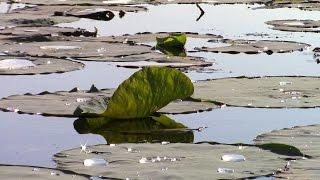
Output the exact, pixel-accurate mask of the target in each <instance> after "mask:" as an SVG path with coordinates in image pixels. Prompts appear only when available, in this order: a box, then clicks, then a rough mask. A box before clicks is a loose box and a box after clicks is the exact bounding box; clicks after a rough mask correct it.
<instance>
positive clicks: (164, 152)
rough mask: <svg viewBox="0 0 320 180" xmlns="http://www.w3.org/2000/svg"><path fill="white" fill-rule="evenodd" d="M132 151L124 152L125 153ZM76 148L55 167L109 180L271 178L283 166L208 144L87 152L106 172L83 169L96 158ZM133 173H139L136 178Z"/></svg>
mask: <svg viewBox="0 0 320 180" xmlns="http://www.w3.org/2000/svg"><path fill="white" fill-rule="evenodd" d="M129 148H130V149H132V150H134V151H131V152H128V149H129ZM79 149H80V148H76V149H70V150H66V151H63V152H60V153H58V154H56V155H55V156H54V158H53V159H54V160H55V161H56V162H57V167H58V168H61V169H64V170H71V171H75V172H82V173H85V174H89V175H96V174H99V175H102V176H109V177H113V178H121V179H124V178H130V179H135V178H139V179H149V178H154V179H167V178H168V177H171V178H173V177H174V178H175V179H186V178H190V179H206V178H208V177H214V178H216V179H241V178H243V179H245V178H247V177H256V176H264V175H272V174H273V173H275V172H277V169H278V168H283V167H284V166H285V164H286V162H285V161H284V160H283V159H281V158H279V155H277V154H274V153H271V152H269V151H265V150H261V149H259V148H257V147H246V148H244V149H241V150H240V149H239V148H238V146H231V145H209V144H181V143H175V144H173V143H172V144H167V145H161V144H119V145H116V146H109V145H96V146H90V147H88V149H90V150H92V152H96V153H99V155H98V156H99V158H106V159H107V160H108V161H109V162H112V163H109V165H108V168H104V167H96V168H85V167H84V166H83V160H84V159H88V158H92V157H96V156H97V155H96V154H93V153H87V154H83V153H82V154H80V153H79ZM225 154H239V155H242V156H244V157H245V161H242V162H224V161H222V160H221V157H222V156H223V155H225ZM280 157H281V156H280ZM220 168H229V169H233V170H234V172H232V173H223V172H221V171H218V169H220ZM137 172H139V173H138V174H137Z"/></svg>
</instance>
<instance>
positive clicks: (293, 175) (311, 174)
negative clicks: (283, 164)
mask: <svg viewBox="0 0 320 180" xmlns="http://www.w3.org/2000/svg"><path fill="white" fill-rule="evenodd" d="M319 132H320V126H319V125H310V126H297V127H293V128H286V129H281V130H274V131H271V132H269V133H265V134H261V135H259V136H258V137H257V138H256V139H255V143H256V144H258V145H259V144H262V143H285V144H288V145H292V146H295V147H297V148H299V149H300V150H301V152H302V153H303V154H305V155H308V156H307V158H302V159H301V158H300V159H298V160H296V161H290V162H289V163H288V166H287V169H286V171H285V172H283V173H281V174H279V176H280V177H282V178H287V179H317V178H318V177H319V174H320V170H319V168H317V167H318V164H319V162H320V156H319V151H320V141H319V136H320V133H319ZM309 156H311V157H309Z"/></svg>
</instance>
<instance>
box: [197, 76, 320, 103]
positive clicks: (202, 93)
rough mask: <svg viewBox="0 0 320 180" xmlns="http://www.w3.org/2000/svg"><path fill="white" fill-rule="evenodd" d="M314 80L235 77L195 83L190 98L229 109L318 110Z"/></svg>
mask: <svg viewBox="0 0 320 180" xmlns="http://www.w3.org/2000/svg"><path fill="white" fill-rule="evenodd" d="M319 82H320V79H319V78H317V77H253V78H248V77H238V78H224V79H213V80H206V81H199V82H196V83H195V84H194V86H195V92H194V95H193V97H194V98H196V99H202V100H211V101H218V102H220V103H224V104H226V105H229V106H237V107H255V108H314V107H319V106H320V96H319V95H320V89H319Z"/></svg>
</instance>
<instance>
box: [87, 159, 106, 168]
mask: <svg viewBox="0 0 320 180" xmlns="http://www.w3.org/2000/svg"><path fill="white" fill-rule="evenodd" d="M107 164H108V162H107V161H106V160H104V159H99V158H91V159H86V160H84V161H83V165H84V166H87V167H91V166H106V165H107Z"/></svg>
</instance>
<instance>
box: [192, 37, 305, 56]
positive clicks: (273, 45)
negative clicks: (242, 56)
mask: <svg viewBox="0 0 320 180" xmlns="http://www.w3.org/2000/svg"><path fill="white" fill-rule="evenodd" d="M213 42H216V40H214V41H213ZM222 42H223V43H228V44H230V46H223V47H213V48H211V47H202V48H199V49H198V50H200V51H205V52H213V53H229V54H238V53H246V54H258V53H262V52H264V53H267V54H272V53H287V52H293V51H303V50H304V49H305V48H307V47H308V46H310V45H308V44H304V43H298V42H293V41H271V40H258V41H255V40H223V41H222Z"/></svg>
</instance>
